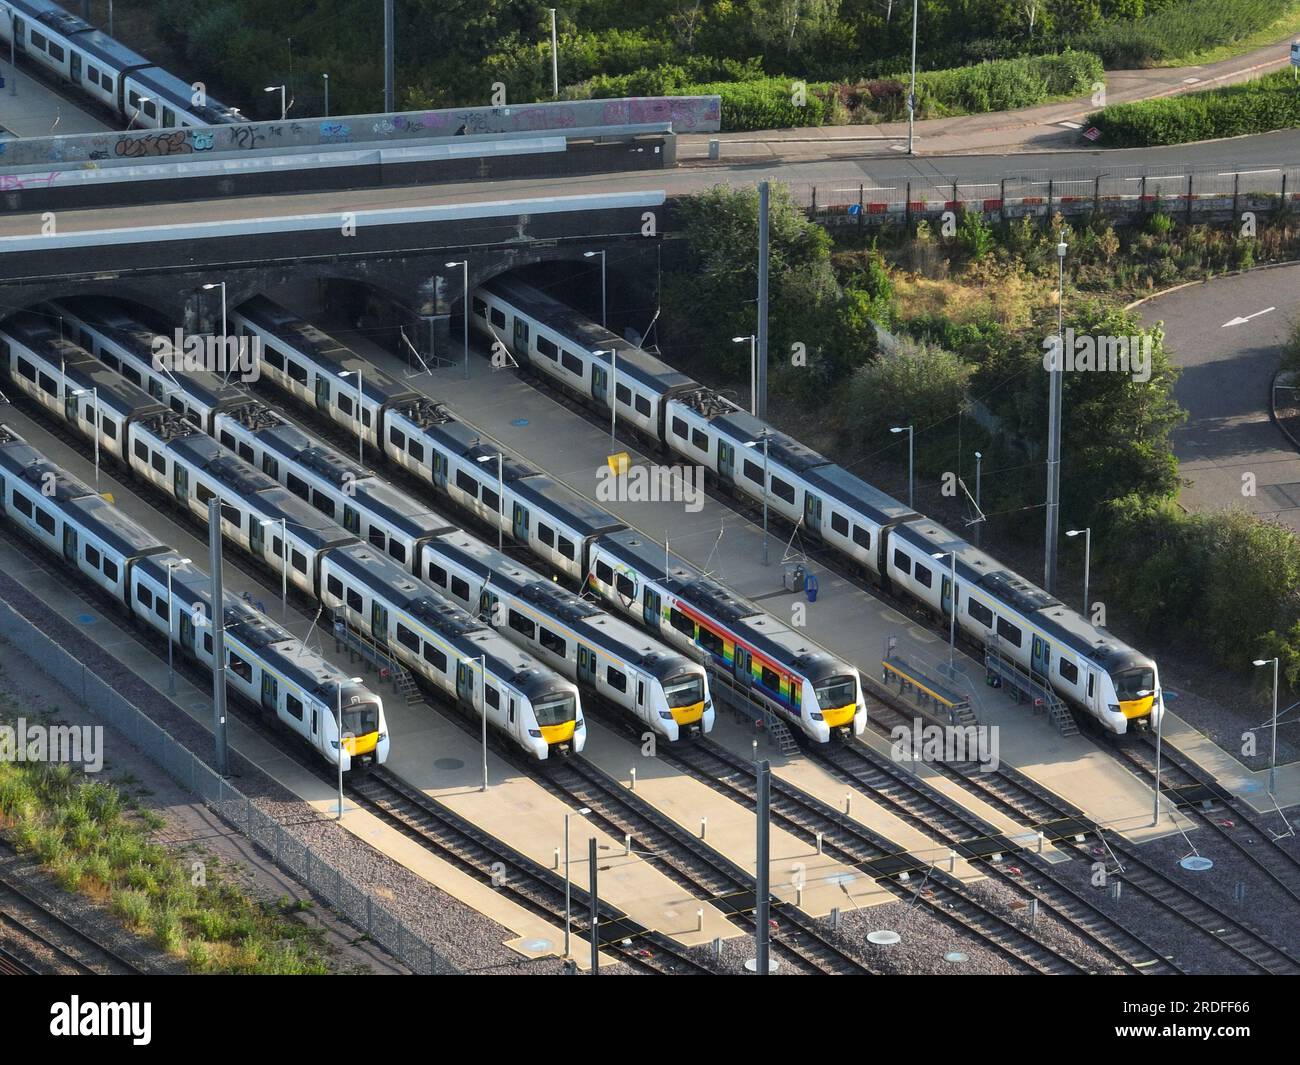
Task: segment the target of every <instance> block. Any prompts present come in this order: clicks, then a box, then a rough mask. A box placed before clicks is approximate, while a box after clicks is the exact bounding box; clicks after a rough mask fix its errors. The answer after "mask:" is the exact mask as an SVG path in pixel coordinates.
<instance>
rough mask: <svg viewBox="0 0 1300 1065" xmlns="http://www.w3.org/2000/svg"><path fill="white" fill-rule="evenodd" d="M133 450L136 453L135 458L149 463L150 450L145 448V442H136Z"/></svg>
mask: <svg viewBox="0 0 1300 1065" xmlns="http://www.w3.org/2000/svg"><path fill="white" fill-rule="evenodd" d="M131 450H132V451H134V452H135V457H136V458H138V459H141V460H143V461H147V460H148V458H149V449H148V448H147V447H145V446H144V441H143V440H137V441H136V442H135V446H134V447H132V448H131Z"/></svg>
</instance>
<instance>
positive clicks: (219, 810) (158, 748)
mask: <svg viewBox="0 0 1300 1065" xmlns="http://www.w3.org/2000/svg"><path fill="white" fill-rule="evenodd" d="M0 637H2V638H3V639H5V640H6V641H8V642H9V643H10V644H12V645H13V646H14V647H16V648H18V649H19V650H20V651H22V652H23V654H25V655H26V656H27V657H28V658H30V659H31V660H32V662H33V663H34V664H35V665H36V666H37V668H39V669H40V670H41V672H43V673H44V674H45V675H46V676H48V677H50V678H51V679H52V680H54V681H56V682H57V683H58V684H60V685H62V686H63V687H64V688H66V689H67V690H68V691H70V692H72V693H74V694H79V695H80V698H81V701H82V702H83V703H84V704H85V705H86V706H87V707H89V708H90V709H91V710H93V711H94V712H95V713H96V714H98V715H99V716H100V717H101V718H103V720H104V721H105V722H106V723H107V724H109V725H111V726H112V727H113V728H114V729H116V730H117V731H118V732H119V733H120V734H121V735H123V736H125V737H126V738H127V739H128V740H129V741H130V742H131V744H132V745H133V746H135V747H136V748H137V749H138V750H140V751H141V752H142V753H143V754H144V755H145V756H146V757H148V758H149V759H150V760H151V761H153V762H154V763H156V764H157V765H158V766H160V767H161V768H162V769H163V770H164V771H165V772H166V773H167V775H168V776H170V777H171V778H172V779H173V780H175V781H176V782H177V783H178V784H179V785H180V786H181V787H183V788H185V789H187V790H188V791H189V792H190V793H191V794H193V795H196V796H197V797H198V798H199V799H201V800H202V801H203V802H204V803H205V804H206V805H207V806H208V807H209V808H210V809H211V810H213V811H214V812H215V813H216V814H217V815H218V816H219V817H221V819H222V820H224V821H225V822H226V823H227V824H229V825H231V826H232V827H233V828H235V829H236V830H237V831H238V832H240V833H242V834H243V835H244V836H246V837H248V838H249V839H251V840H252V841H253V842H254V843H256V844H257V845H258V846H260V847H261V848H262V849H263V850H264V851H265V852H266V853H267V854H268V855H269V856H270V857H271V858H273V859H274V860H275V863H276V864H277V865H278V866H279V867H280V868H281V869H283V870H284V871H285V872H286V873H288V874H289V875H290V876H293V877H294V878H295V879H297V880H299V881H301V882H302V883H303V884H305V885H307V887H308V888H310V889H311V890H312V891H313V892H315V893H316V894H317V895H319V896H320V897H322V898H323V899H325V901H326V902H327V903H328V904H329V905H330V906H331V907H332V908H333V909H335V910H337V911H338V912H339V913H340V914H342V915H343V916H344V917H345V918H346V919H347V920H348V921H350V922H351V923H352V924H353V925H355V926H356V927H357V928H359V929H362V930H363V931H364V932H365V933H366V934H367V935H368V936H369V937H370V938H371V939H373V940H374V941H375V942H376V943H378V944H379V945H380V946H382V947H383V948H384V949H385V950H387V951H388V952H389V953H390V954H392V955H393V956H394V957H396V958H398V959H400V960H401V961H402V962H403V963H404V964H405V965H407V966H408V967H409V968H410V969H411V970H412V971H413V972H416V973H420V974H425V975H432V974H446V973H454V972H456V971H457V970H456V968H455V967H454V966H453V965H452V964H451V963H450V962H449V961H447V959H446V958H444V957H442V956H441V955H440V954H439V953H438V952H437V951H436V950H435V949H434V948H433V946H432V945H431V944H430V943H429V942H428V941H427V940H425V939H424V938H423V937H422V936H420V935H419V934H418V933H416V932H414V931H412V930H411V928H410V927H409V926H407V925H406V924H405V923H404V922H403V921H402V920H401V919H400V918H399V917H398V916H397V915H396V914H394V913H393V912H392V911H391V910H389V909H388V908H387V907H386V906H384V904H383V903H381V902H376V901H375V899H374V898H373V897H372V896H371V895H370V894H369V893H368V892H367V891H366V890H365V889H364V888H362V887H360V886H359V885H358V884H356V883H355V882H353V881H352V880H350V879H349V878H348V877H347V876H346V875H345V874H344V873H343V872H341V871H340V870H339V869H337V868H336V867H335V866H333V865H331V864H330V863H329V862H328V861H326V860H324V859H322V858H321V857H320V856H319V855H317V854H315V853H313V852H312V850H311V848H310V847H308V846H307V845H306V844H304V843H303V842H302V840H300V839H297V838H296V837H294V836H293V835H291V834H290V833H289V832H287V831H286V830H285V829H284V827H283V826H282V825H280V824H279V822H277V821H275V820H274V819H273V818H271V817H269V816H267V815H266V814H265V813H263V812H262V811H261V810H259V809H258V808H257V807H256V806H254V805H253V803H252V802H251V801H250V800H249V799H248V797H247V796H245V795H244V794H243V793H242V792H240V791H239V790H238V789H236V788H233V787H231V786H230V784H228V783H227V782H226V781H224V780H222V779H221V777H219V776H218V775H217V774H216V773H214V772H213V771H212V770H211V769H209V768H208V767H207V766H206V765H205V764H204V763H203V762H202V760H201V759H199V757H198V756H197V755H195V754H194V753H193V752H192V751H190V750H189V749H187V748H186V747H184V746H183V745H182V744H180V743H179V742H178V741H177V740H176V739H175V738H174V737H172V736H171V735H170V734H169V733H168V732H167V731H166V730H165V729H163V728H161V727H160V726H159V725H157V724H156V723H155V722H154V721H152V720H151V719H150V718H149V717H148V716H146V715H145V714H144V713H142V712H141V711H140V710H139V709H138V708H137V707H136V706H134V705H133V704H132V703H130V702H128V701H127V700H126V699H125V698H123V697H122V696H121V695H120V694H119V693H118V692H116V691H114V690H113V689H112V688H110V687H109V686H108V685H107V684H105V683H104V682H103V681H102V680H100V678H99V677H98V676H96V675H95V674H94V673H93V672H92V671H91V670H89V669H87V668H86V666H85V665H84V664H83V663H81V662H78V661H77V660H76V659H75V658H74V657H73V656H72V655H70V654H68V652H67V651H65V650H64V649H63V648H62V647H60V646H59V645H58V644H56V643H55V642H54V641H53V640H51V639H50V638H49V637H48V636H46V635H45V633H43V632H41V631H40V630H39V629H38V628H36V626H34V625H33V624H31V622H29V621H28V620H27V619H26V618H24V617H23V616H22V615H21V614H19V613H18V612H17V611H15V610H14V609H13V608H12V607H11V606H10V605H9V604H8V603H7V602H5V601H4V600H3V599H0ZM358 846H361V844H360V843H358Z"/></svg>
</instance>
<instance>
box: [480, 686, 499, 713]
mask: <svg viewBox="0 0 1300 1065" xmlns="http://www.w3.org/2000/svg"><path fill="white" fill-rule="evenodd" d="M483 698H485V699H486V700H487V704H488V706H490V707H492V709H493V710H499V709H501V696H500V695H498V694H497V690H496V689H495V688H494V687H492V685H491V684H484V685H483Z"/></svg>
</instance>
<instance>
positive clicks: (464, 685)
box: [456, 661, 474, 706]
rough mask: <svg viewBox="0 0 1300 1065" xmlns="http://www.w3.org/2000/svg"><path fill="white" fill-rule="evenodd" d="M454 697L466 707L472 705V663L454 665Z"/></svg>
mask: <svg viewBox="0 0 1300 1065" xmlns="http://www.w3.org/2000/svg"><path fill="white" fill-rule="evenodd" d="M456 697H457V698H458V699H460V701H461V702H462V703H464V704H465V705H466V706H473V705H474V663H473V662H465V661H460V662H457V663H456Z"/></svg>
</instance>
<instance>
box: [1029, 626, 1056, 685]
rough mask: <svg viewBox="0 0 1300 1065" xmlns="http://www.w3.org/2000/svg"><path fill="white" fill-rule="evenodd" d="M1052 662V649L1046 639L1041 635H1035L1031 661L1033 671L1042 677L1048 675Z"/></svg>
mask: <svg viewBox="0 0 1300 1065" xmlns="http://www.w3.org/2000/svg"><path fill="white" fill-rule="evenodd" d="M1051 664H1052V649H1051V647H1050V646H1048V643H1047V641H1046V640H1044V639H1043V638H1042V637H1041V636H1035V637H1034V651H1033V661H1032V663H1031V670H1032V672H1034V673H1036V674H1038V675H1039V676H1041V677H1044V678H1045V677H1046V676H1047V670H1048V667H1050V666H1051Z"/></svg>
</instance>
